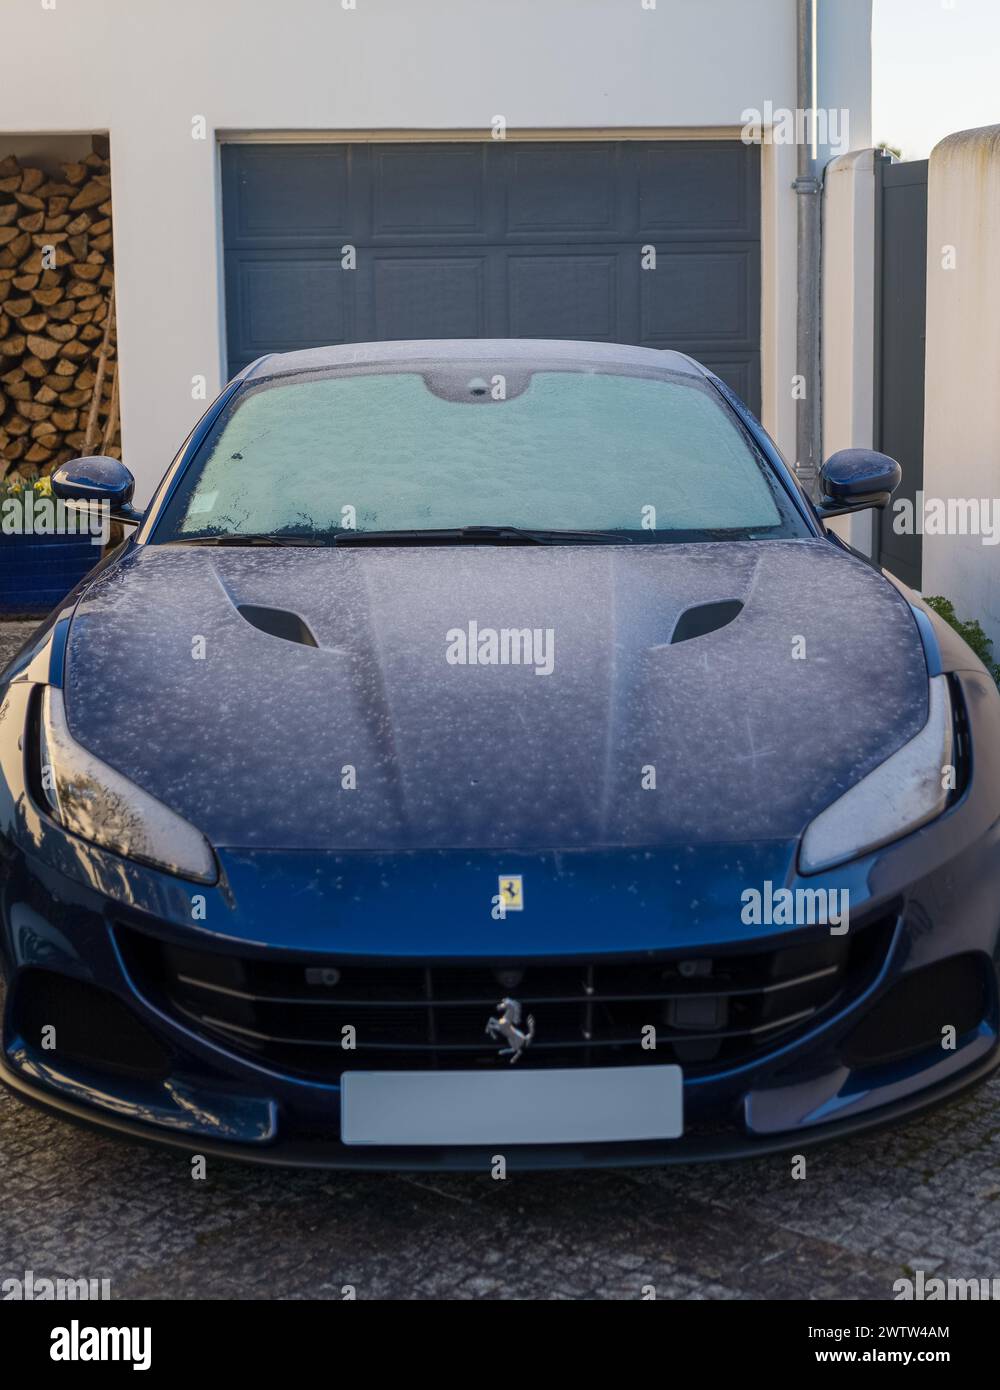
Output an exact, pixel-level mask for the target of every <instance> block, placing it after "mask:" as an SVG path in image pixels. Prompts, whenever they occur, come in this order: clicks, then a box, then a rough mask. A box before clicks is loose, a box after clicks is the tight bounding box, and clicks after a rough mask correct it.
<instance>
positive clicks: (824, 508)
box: [816, 449, 903, 518]
mask: <svg viewBox="0 0 1000 1390" xmlns="http://www.w3.org/2000/svg"><path fill="white" fill-rule="evenodd" d="M902 476H903V470H902V469H901V468H900V466H899V464H898V463H897V462H896V460H895V459H891V458H890V457H889V455H888V454H879V453H876V451H875V450H874V449H841V450H840V452H839V453H837V454H831V455H830V457H829V458H828V459H827V461H826V463H824V465H823V467H822V468H821V469H820V470H819V485H820V494H821V497H820V501H819V504H818V505H817V508H816V510H817V511H818V512H819V514H820V516H821V517H824V518H826V517H828V516H843V515H844V514H845V513H846V512H862V511H864V510H865V509H866V508H868V507H884V506H886V505H887V504H888V502H889V498H890V497H891V496H892V494H893V493H894V492H895V491H896V488H898V487H899V484H900V480H901V478H902Z"/></svg>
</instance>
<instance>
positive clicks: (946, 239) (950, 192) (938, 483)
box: [923, 125, 1000, 651]
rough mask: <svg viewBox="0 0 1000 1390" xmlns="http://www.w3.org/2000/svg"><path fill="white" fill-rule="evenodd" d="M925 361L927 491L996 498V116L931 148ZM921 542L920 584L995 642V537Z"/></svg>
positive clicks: (999, 637) (999, 380) (999, 590)
mask: <svg viewBox="0 0 1000 1390" xmlns="http://www.w3.org/2000/svg"><path fill="white" fill-rule="evenodd" d="M949 247H953V248H954V257H953V259H954V268H951V269H949V268H947V266H948V263H949V261H950V259H951V256H950V255H949V252H948V250H947V248H949ZM926 361H927V381H926V396H925V408H924V492H925V496H926V498H927V499H928V500H930V499H932V498H942V499H945V500H946V499H948V498H968V499H971V498H978V499H986V500H987V502H988V505H989V506H991V507H992V504H993V502H994V501H995V502H996V504H997V506H998V507H1000V125H998V126H985V127H983V128H981V129H979V130H965V131H961V132H959V133H958V134H956V135H950V136H949V137H948V138H947V139H946V140H943V141H942V142H941V144H940V145H938V146H937V147H936V148H935V149H934V151H933V152H932V154H931V159H930V171H929V179H928V208H927V359H926ZM923 545H924V568H923V587H924V592H925V593H927V594H944V595H945V597H947V598H950V599H951V600H952V602H953V603H954V604H955V607H956V609H957V610H958V614H959V616H960V617H962V618H978V619H979V620H980V622H981V623H982V625H983V627H984V628H985V629H986V632H987V634H988V635H989V636H990V637H991V638H992V639H993V641H994V642H995V643H996V644H997V648H996V649H997V650H998V651H1000V545H984V544H983V540H982V537H981V536H980V535H968V534H967V535H964V536H963V535H941V536H938V535H925V536H924V541H923Z"/></svg>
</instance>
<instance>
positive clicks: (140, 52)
mask: <svg viewBox="0 0 1000 1390" xmlns="http://www.w3.org/2000/svg"><path fill="white" fill-rule="evenodd" d="M821 13H822V22H821V34H820V37H821V41H824V42H825V43H826V45H827V47H826V51H825V54H824V56H823V59H822V61H821V63H820V92H821V100H822V101H823V103H824V104H827V105H831V106H837V107H840V106H850V107H851V134H852V138H853V140H854V142H855V143H859V142H860V143H865V144H867V143H868V141H869V139H870V136H869V134H868V132H869V128H870V90H869V88H870V53H869V37H870V15H871V0H837V3H836V5H831V4H829V3H824V4H823V5H822V6H821ZM2 23H3V40H4V47H5V48H6V49H7V50H8V51H9V52H11V53H18V54H33V55H35V60H34V61H30V62H29V61H23V62H20V63H18V64H16V65H13V64H12V65H5V67H6V70H5V72H4V82H3V85H2V86H0V132H12V133H17V132H23V133H30V132H58V131H68V132H74V131H76V132H89V131H106V132H108V133H109V134H110V137H111V169H112V192H113V197H114V231H115V250H116V273H117V303H118V326H119V346H120V358H121V396H122V417H123V441H124V447H125V455H126V459H127V461H128V463H129V464H130V466H131V467H132V468H133V470H134V471H135V472H136V474H137V477H138V488H137V497H138V499H139V500H140V501H141V500H144V499H145V498H146V497H148V495H149V493H150V491H151V489H152V486H153V484H154V482H155V480H156V479H157V478H158V477H159V475H160V474H161V473H162V471H163V469H164V467H165V466H166V464H167V463H168V462H169V460H170V458H171V456H172V455H173V453H174V450H175V448H176V446H177V445H178V443H179V442H180V440H181V439H182V437H183V436H184V435H185V434H186V432H187V430H188V429H189V427H190V425H191V424H192V423H193V421H194V420H195V418H196V417H197V416H198V415H199V414H200V412H201V409H202V403H200V402H198V401H195V400H192V397H191V378H192V376H194V375H196V374H203V375H204V376H205V377H207V380H208V389H209V394H210V395H212V394H214V393H215V391H216V390H217V389H218V387H219V385H220V383H221V380H222V373H223V361H224V339H223V327H222V324H223V304H222V292H221V270H222V267H221V253H220V215H219V201H220V200H219V177H218V175H219V158H218V143H217V142H218V140H219V139H224V138H226V136H227V135H234V134H239V135H243V136H245V135H246V134H247V133H248V132H266V133H268V134H270V135H272V136H274V135H275V134H282V133H283V134H286V135H289V134H296V135H298V136H300V137H301V135H302V134H303V133H309V134H314V135H317V136H318V135H320V134H327V135H330V136H334V137H339V138H348V137H350V136H351V135H355V134H357V135H364V134H368V135H369V136H371V135H374V136H378V135H382V136H387V135H391V136H392V137H393V138H397V139H398V138H400V136H401V135H406V136H411V135H412V136H414V137H417V136H420V137H421V138H431V137H433V136H441V135H452V136H454V134H456V133H459V132H465V133H468V134H469V135H471V136H474V137H475V138H483V137H484V135H485V134H486V133H487V131H488V127H489V122H490V120H491V119H492V117H493V116H495V115H497V114H502V115H504V116H505V117H506V118H507V121H508V123H509V128H510V131H511V135H512V136H514V135H517V134H518V133H523V132H525V131H532V132H534V133H535V134H536V135H546V136H549V137H550V138H551V136H552V135H553V134H554V133H558V132H562V131H565V132H575V133H577V134H579V133H581V132H582V133H586V132H591V133H593V134H594V135H595V136H596V137H597V138H600V137H602V136H605V135H607V134H609V133H611V134H615V133H626V134H628V133H633V134H637V135H644V136H646V137H647V138H649V137H659V136H669V135H675V136H683V137H687V138H690V137H691V136H692V135H693V134H699V133H700V134H715V135H718V134H720V133H731V134H732V135H733V136H734V138H735V137H736V134H737V132H738V130H739V128H740V126H741V124H742V122H743V117H742V113H743V111H744V110H746V109H748V108H753V107H756V108H758V109H760V108H762V107H763V105H764V103H765V102H766V101H770V102H771V103H772V104H773V105H774V106H777V107H782V106H784V107H789V108H793V107H794V105H795V51H796V49H795V44H796V34H795V0H753V3H752V4H747V3H745V0H697V3H693V0H658V2H657V5H656V8H655V9H652V10H649V9H644V8H643V7H642V4H641V3H640V0H632V2H631V3H624V0H544V3H540V2H539V0H504V3H503V4H501V5H498V4H496V3H495V0H419V3H415V2H414V0H379V3H377V4H373V3H369V0H357V9H354V10H345V9H344V8H343V7H342V5H341V4H338V3H337V0H281V3H279V4H271V3H263V2H262V3H257V0H254V3H248V0H142V3H141V4H139V3H136V0H76V3H60V4H57V5H56V7H55V8H54V9H49V8H43V6H42V5H41V4H40V3H26V4H21V5H17V6H7V7H5V10H4V15H3V21H2ZM83 71H85V72H86V80H81V76H80V74H81V72H83ZM39 73H44V80H38V74H39ZM198 116H203V117H204V118H205V122H206V124H207V135H208V138H207V139H205V140H194V139H192V135H191V131H192V120H193V119H194V118H195V117H198ZM2 144H3V137H2V136H0V146H2ZM794 176H795V149H794V146H792V145H773V146H768V147H766V148H765V150H764V160H763V183H764V189H763V192H764V206H763V214H762V217H763V232H764V246H763V306H762V307H763V343H762V348H763V370H764V383H763V385H764V407H763V414H764V421H765V424H766V425H768V427H769V428H770V429H771V430H772V432H774V433H775V435H776V436H777V438H778V441H779V443H780V444H781V446H782V447H783V448H784V449H785V451H786V453H788V455H789V456H790V457H792V458H794V412H793V405H792V400H791V379H792V377H793V375H794V374H795V370H796V368H795V361H794V342H795V201H796V198H795V194H794V193H793V192H792V191H791V188H790V185H791V182H792V179H793V178H794Z"/></svg>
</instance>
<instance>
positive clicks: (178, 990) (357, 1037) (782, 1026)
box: [119, 916, 895, 1081]
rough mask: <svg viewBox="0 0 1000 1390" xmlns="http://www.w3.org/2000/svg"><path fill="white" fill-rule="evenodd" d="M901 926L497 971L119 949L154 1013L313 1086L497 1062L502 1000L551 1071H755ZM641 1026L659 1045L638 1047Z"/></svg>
mask: <svg viewBox="0 0 1000 1390" xmlns="http://www.w3.org/2000/svg"><path fill="white" fill-rule="evenodd" d="M894 921H895V919H894V917H893V916H887V917H884V918H882V919H880V920H879V921H878V922H873V923H872V924H871V925H869V926H866V927H863V928H855V927H852V929H851V931H850V933H849V934H848V936H846V937H832V936H829V935H825V936H823V935H817V936H816V937H815V939H813V940H810V941H808V942H806V943H803V944H797V945H794V946H784V947H780V948H774V947H771V948H769V949H768V948H764V949H757V950H752V951H751V950H743V951H740V952H738V953H715V954H712V955H705V956H697V957H696V956H692V955H686V956H681V955H677V954H674V955H666V954H662V955H661V954H655V955H654V954H652V953H650V954H647V955H644V956H642V957H631V958H629V959H624V960H607V959H602V960H600V961H593V962H588V961H582V962H575V961H572V962H568V961H565V960H563V961H530V962H525V963H523V964H518V963H516V962H513V963H512V962H506V961H505V962H503V963H502V964H498V965H496V966H493V965H490V964H484V963H478V962H477V963H467V964H428V965H423V964H413V963H409V962H406V963H402V964H392V963H386V962H384V961H380V962H377V963H376V962H357V961H342V960H337V959H333V958H330V959H323V960H317V959H316V958H315V957H310V958H309V959H308V960H307V959H289V958H288V957H277V958H274V957H272V956H260V955H256V956H250V955H240V954H230V953H228V952H225V953H224V952H222V951H204V950H190V949H188V948H186V947H178V946H174V945H172V944H168V943H166V942H163V941H160V940H158V939H156V938H153V937H150V936H147V935H145V934H144V933H141V932H138V931H135V930H133V929H121V930H120V932H119V940H120V942H121V946H122V951H123V955H124V958H125V961H126V963H127V965H128V967H129V969H130V971H131V973H132V975H133V978H134V979H135V981H136V984H137V985H138V986H139V988H140V989H141V990H142V991H143V993H145V994H146V996H147V997H148V998H150V999H151V1001H152V1002H153V1003H155V1004H157V1005H158V1006H159V1007H161V1008H163V1009H165V1010H166V1011H167V1012H169V1013H171V1014H173V1015H174V1016H175V1017H177V1018H178V1019H180V1020H181V1021H182V1022H184V1023H185V1024H187V1025H188V1026H190V1027H192V1028H194V1029H195V1030H196V1031H197V1032H198V1033H200V1034H202V1035H205V1036H208V1037H211V1038H213V1039H215V1040H217V1041H221V1042H223V1043H224V1044H225V1046H226V1047H227V1048H228V1049H229V1050H230V1051H235V1052H238V1053H242V1054H244V1055H248V1056H250V1057H252V1058H254V1059H255V1060H256V1061H258V1062H261V1063H262V1064H264V1065H267V1066H272V1067H275V1068H278V1069H280V1070H282V1071H288V1072H291V1073H293V1074H296V1075H300V1076H304V1077H308V1078H310V1079H314V1080H324V1081H334V1080H336V1079H337V1077H338V1076H339V1075H340V1073H341V1072H342V1071H346V1070H358V1069H361V1068H363V1069H366V1070H370V1069H376V1068H385V1069H390V1068H393V1069H397V1068H398V1069H405V1068H414V1069H430V1068H434V1067H447V1068H452V1069H454V1068H462V1069H464V1068H477V1067H484V1066H489V1067H492V1066H495V1065H496V1062H497V1053H498V1044H497V1043H496V1042H494V1041H492V1040H491V1039H490V1038H489V1037H487V1035H486V1032H485V1028H486V1021H487V1019H488V1018H489V1017H490V1016H491V1015H492V1014H494V1013H495V1012H496V1007H497V1004H498V1002H499V1000H500V999H501V998H503V997H505V996H508V995H510V996H513V997H514V998H516V999H517V1000H519V1001H520V1003H521V1004H522V1005H523V1009H524V1014H525V1016H527V1015H528V1014H531V1015H533V1016H534V1019H535V1038H534V1041H533V1042H532V1044H531V1047H530V1049H529V1052H528V1054H527V1055H528V1056H529V1057H530V1058H531V1059H532V1060H537V1062H539V1063H544V1064H545V1065H546V1066H615V1065H624V1064H630V1065H634V1064H636V1063H641V1062H651V1063H663V1062H677V1063H680V1064H681V1065H682V1066H683V1067H684V1068H685V1071H686V1072H687V1073H688V1074H695V1075H696V1074H698V1073H699V1072H709V1071H717V1070H720V1069H723V1068H725V1067H730V1066H736V1065H738V1064H739V1063H741V1062H745V1061H749V1060H751V1059H752V1058H754V1057H755V1056H758V1055H760V1054H761V1053H762V1052H764V1051H765V1050H767V1049H770V1048H773V1047H775V1046H776V1045H777V1044H779V1043H781V1042H785V1041H788V1040H790V1039H791V1038H792V1037H793V1036H794V1035H795V1034H796V1033H797V1032H801V1031H803V1030H804V1029H805V1028H807V1027H809V1026H810V1025H812V1024H814V1023H815V1022H816V1021H818V1020H819V1019H820V1018H821V1017H822V1016H824V1015H827V1014H829V1013H831V1012H832V1011H833V1010H834V1009H836V1008H838V1007H842V1006H843V1005H844V1004H845V1003H847V1002H848V1001H849V1000H850V999H851V998H853V997H856V996H857V995H858V994H859V993H860V992H861V991H862V990H863V989H864V988H865V987H866V986H867V985H868V984H869V983H870V982H871V981H872V980H873V979H874V977H875V975H876V974H877V972H878V970H879V968H880V966H881V964H882V962H883V961H884V959H885V954H886V951H887V949H888V946H889V942H890V939H891V936H892V929H893V925H894ZM649 1028H653V1029H655V1042H656V1047H655V1049H651V1048H649V1047H648V1045H647V1046H646V1047H644V1046H643V1039H644V1037H645V1039H646V1040H647V1044H648V1042H649V1041H650V1040H651V1038H652V1035H651V1034H650V1033H649V1032H648V1031H645V1032H644V1030H648V1029H649ZM345 1029H353V1030H354V1034H353V1041H354V1043H355V1046H354V1048H353V1049H352V1050H347V1049H345V1047H344V1045H343V1044H344V1039H345V1037H347V1038H348V1039H349V1040H351V1038H352V1035H351V1034H350V1033H346V1034H345V1031H344V1030H345Z"/></svg>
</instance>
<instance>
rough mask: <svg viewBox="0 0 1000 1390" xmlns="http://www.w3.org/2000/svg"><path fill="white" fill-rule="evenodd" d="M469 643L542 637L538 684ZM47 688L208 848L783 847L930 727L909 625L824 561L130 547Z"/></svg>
mask: <svg viewBox="0 0 1000 1390" xmlns="http://www.w3.org/2000/svg"><path fill="white" fill-rule="evenodd" d="M734 600H735V601H736V602H738V603H742V605H743V607H742V609H741V610H740V611H739V612H738V614H737V616H736V617H735V618H733V619H732V620H731V621H729V622H727V623H725V625H724V626H722V627H719V628H718V629H717V630H714V631H711V632H708V633H707V634H706V635H703V636H697V637H693V638H691V639H690V640H685V641H676V640H674V641H672V640H671V638H672V637H673V636H674V635H675V629H676V627H677V623H678V619H679V618H680V616H681V615H682V614H683V613H684V612H685V611H686V610H688V609H690V608H691V607H692V606H694V605H698V604H705V603H722V602H725V601H734ZM247 606H256V607H265V608H270V609H280V610H283V611H286V612H289V613H292V614H296V615H298V617H299V618H300V619H301V620H302V622H303V623H305V624H306V625H307V627H308V628H309V629H310V630H311V633H312V634H313V636H314V638H315V641H316V644H317V645H315V646H311V645H303V644H302V643H301V642H298V641H291V640H286V639H285V638H283V637H278V636H273V635H271V634H270V633H268V632H264V631H261V630H260V629H259V628H258V627H256V626H254V625H252V623H251V622H250V621H248V620H247V618H246V617H245V616H243V614H242V613H241V611H240V609H241V608H244V609H245V608H246V607H247ZM470 622H473V623H475V624H476V625H477V628H476V629H475V633H476V636H475V639H474V640H473V641H471V643H470V639H469V624H470ZM485 629H493V630H495V631H497V633H498V634H499V632H500V630H501V629H514V630H521V629H529V630H531V631H533V630H534V629H538V630H539V645H538V647H537V648H536V649H535V655H536V656H538V657H539V658H540V661H539V663H537V664H536V665H532V664H527V665H526V664H514V663H513V662H508V663H506V664H504V663H503V662H499V663H497V664H490V663H489V662H483V661H480V662H477V664H475V665H473V664H470V663H468V662H466V663H465V664H462V662H461V660H460V658H461V656H462V645H463V641H462V639H461V638H459V637H458V635H457V634H459V633H463V634H465V638H464V642H465V646H466V647H467V648H468V649H469V650H471V651H474V652H475V653H476V654H477V655H478V654H481V655H483V656H485V657H489V656H490V649H489V635H488V633H485V634H484V630H485ZM484 641H485V643H486V645H485V646H481V644H482V643H483V642H484ZM503 651H504V648H503V647H502V646H499V645H498V652H499V653H500V654H501V655H502V654H503ZM506 652H507V655H508V656H509V655H510V653H511V648H510V647H508V648H506ZM449 653H450V656H451V659H450V660H449ZM549 657H551V668H552V669H551V671H550V672H549V673H548V674H543V673H541V671H540V670H539V669H538V666H541V667H542V668H544V667H545V666H546V665H547V664H548V659H549ZM64 683H65V687H66V702H67V710H68V716H69V722H70V727H71V730H72V732H73V734H74V736H75V737H76V739H77V740H78V741H79V742H80V743H82V744H84V745H85V746H86V747H87V748H89V749H90V750H91V751H92V752H93V753H95V754H97V755H98V756H99V757H100V758H103V759H104V760H105V761H106V762H108V763H110V764H111V765H112V766H114V767H116V768H117V769H118V770H119V771H120V772H122V773H124V774H125V776H127V777H129V778H131V779H132V780H133V781H134V782H136V783H138V784H139V785H140V786H142V787H144V788H145V789H146V790H147V791H149V792H151V793H152V794H153V795H154V796H157V797H159V798H160V799H161V800H162V801H164V802H165V803H166V804H167V805H169V806H171V807H172V808H173V809H174V810H176V811H178V812H179V813H180V814H181V815H183V816H185V817H186V818H187V819H188V820H190V821H191V822H192V823H193V824H195V825H197V826H198V827H199V828H200V829H201V830H202V831H203V832H204V833H205V834H206V835H207V836H208V838H209V839H210V840H211V841H212V842H213V843H214V844H215V845H217V846H220V847H223V846H225V847H247V848H249V847H255V846H256V847H260V848H274V849H279V848H280V849H305V850H320V849H329V850H343V851H357V850H377V851H395V850H415V849H428V848H436V849H459V850H461V849H474V848H506V847H511V848H514V847H520V848H523V849H536V848H549V849H558V848H565V849H573V848H583V847H625V846H628V847H635V846H655V845H664V844H685V843H691V844H694V843H704V842H708V841H717V842H734V841H750V840H754V841H760V840H764V839H774V840H788V839H792V838H794V837H795V836H797V835H799V834H800V833H801V832H802V830H803V829H804V827H805V826H806V825H807V824H808V822H809V821H810V820H811V819H812V817H813V816H814V815H815V814H816V813H817V812H818V811H819V810H821V809H822V808H823V807H824V806H826V805H827V804H829V802H831V801H832V800H834V799H835V798H836V797H837V796H838V795H839V794H840V793H841V792H843V791H844V790H845V789H846V788H847V787H849V786H851V785H852V784H853V783H854V782H856V781H857V780H858V779H859V778H861V777H863V776H864V775H865V774H866V773H868V772H869V771H871V769H872V768H874V767H875V766H877V765H878V764H879V763H880V762H882V761H883V760H884V759H885V758H887V757H888V756H889V755H890V754H891V753H892V752H894V751H895V750H896V749H897V748H899V747H900V746H901V745H902V744H903V743H904V742H906V741H907V740H908V739H910V738H912V737H913V735H914V734H916V733H917V732H918V730H919V729H920V728H921V727H922V726H923V724H924V722H925V721H926V718H927V668H926V663H925V660H924V656H923V650H922V647H921V643H920V639H919V636H918V631H917V627H916V624H915V622H914V620H913V618H912V616H911V613H910V610H909V608H908V606H907V604H906V603H905V602H904V601H903V599H902V598H901V597H900V596H899V594H898V593H897V592H896V591H895V590H894V589H893V588H892V586H891V585H889V584H888V583H887V582H886V581H885V580H884V579H883V578H882V577H881V576H880V575H879V574H878V573H877V572H876V571H874V570H873V569H871V568H869V567H868V566H867V565H865V564H863V563H862V562H861V561H858V560H856V559H854V558H853V557H851V556H849V555H846V554H845V553H844V552H842V551H840V550H838V549H837V548H835V547H834V546H833V545H831V544H830V542H828V541H825V540H781V541H754V542H734V543H730V542H710V543H704V544H691V545H670V544H663V545H632V546H628V545H622V546H604V545H580V546H554V547H532V546H525V547H520V546H442V547H437V546H435V547H426V548H423V547H421V548H417V547H391V548H390V547H386V548H343V549H333V548H327V549H284V550H283V549H221V548H211V549H209V548H195V547H185V546H154V545H151V546H140V547H137V548H135V549H134V550H132V551H131V552H130V553H128V554H127V555H126V557H125V558H124V559H123V560H122V561H121V562H120V563H118V564H116V565H113V566H111V567H110V568H109V569H107V570H105V571H104V572H103V573H102V574H101V575H100V576H99V578H98V579H96V580H95V582H94V583H93V584H92V585H91V587H90V588H89V589H88V590H87V591H86V592H85V595H84V597H83V598H82V600H81V602H80V603H79V606H78V608H77V611H76V614H75V616H74V618H73V621H72V624H71V627H70V632H69V638H68V643H67V654H66V669H65V675H64ZM352 770H353V771H352ZM654 782H655V785H654ZM352 783H353V784H354V785H353V786H352Z"/></svg>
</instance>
